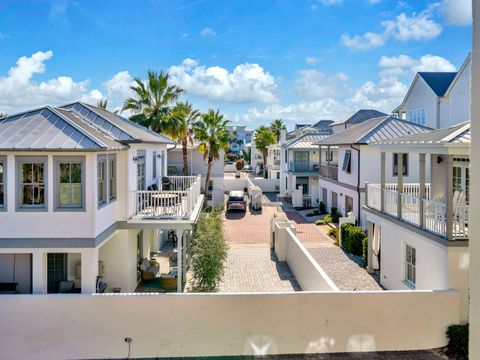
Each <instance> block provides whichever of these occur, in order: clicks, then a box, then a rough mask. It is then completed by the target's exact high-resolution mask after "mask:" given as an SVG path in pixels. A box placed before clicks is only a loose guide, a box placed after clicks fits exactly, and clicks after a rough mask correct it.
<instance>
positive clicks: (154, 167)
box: [152, 151, 157, 179]
mask: <svg viewBox="0 0 480 360" xmlns="http://www.w3.org/2000/svg"><path fill="white" fill-rule="evenodd" d="M156 178H157V152H156V151H154V152H153V155H152V179H156Z"/></svg>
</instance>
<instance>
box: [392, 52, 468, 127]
mask: <svg viewBox="0 0 480 360" xmlns="http://www.w3.org/2000/svg"><path fill="white" fill-rule="evenodd" d="M470 76H471V55H468V57H467V58H466V59H465V61H464V63H463V64H462V66H461V68H460V70H459V71H458V72H419V73H417V75H416V76H415V78H414V79H413V82H412V84H411V85H410V88H409V90H408V92H407V95H406V96H405V98H404V99H403V101H402V103H401V104H400V106H398V107H397V108H396V109H394V110H393V112H394V113H395V114H398V116H399V117H400V118H402V119H406V120H408V121H410V122H413V123H416V124H420V125H425V126H428V127H431V128H433V129H440V128H446V127H450V126H453V125H456V124H459V123H462V122H465V121H469V120H470Z"/></svg>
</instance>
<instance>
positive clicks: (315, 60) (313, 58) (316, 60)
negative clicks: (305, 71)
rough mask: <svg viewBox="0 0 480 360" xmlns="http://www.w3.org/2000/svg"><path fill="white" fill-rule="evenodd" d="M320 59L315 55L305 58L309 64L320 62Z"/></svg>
mask: <svg viewBox="0 0 480 360" xmlns="http://www.w3.org/2000/svg"><path fill="white" fill-rule="evenodd" d="M319 60H320V59H319V58H317V57H314V56H307V57H306V58H305V62H306V63H307V64H308V65H314V64H316V63H318V61H319Z"/></svg>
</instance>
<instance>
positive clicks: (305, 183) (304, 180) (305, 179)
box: [296, 177, 308, 195]
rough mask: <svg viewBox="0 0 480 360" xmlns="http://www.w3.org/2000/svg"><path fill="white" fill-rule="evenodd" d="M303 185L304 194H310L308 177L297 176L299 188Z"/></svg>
mask: <svg viewBox="0 0 480 360" xmlns="http://www.w3.org/2000/svg"><path fill="white" fill-rule="evenodd" d="M300 186H302V188H303V190H302V194H303V195H308V177H297V187H296V188H297V189H298V188H299V187H300Z"/></svg>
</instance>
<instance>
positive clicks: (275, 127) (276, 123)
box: [270, 119, 287, 143]
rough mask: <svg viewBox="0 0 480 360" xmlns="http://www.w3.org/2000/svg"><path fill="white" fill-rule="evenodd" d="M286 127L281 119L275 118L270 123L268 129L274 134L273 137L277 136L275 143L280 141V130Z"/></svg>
mask: <svg viewBox="0 0 480 360" xmlns="http://www.w3.org/2000/svg"><path fill="white" fill-rule="evenodd" d="M286 128H287V127H286V126H285V124H284V123H283V121H282V119H275V120H273V121H272V123H271V124H270V129H271V130H272V131H273V133H274V134H275V137H276V138H277V143H278V142H279V141H280V134H281V132H282V130H285V129H286Z"/></svg>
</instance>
